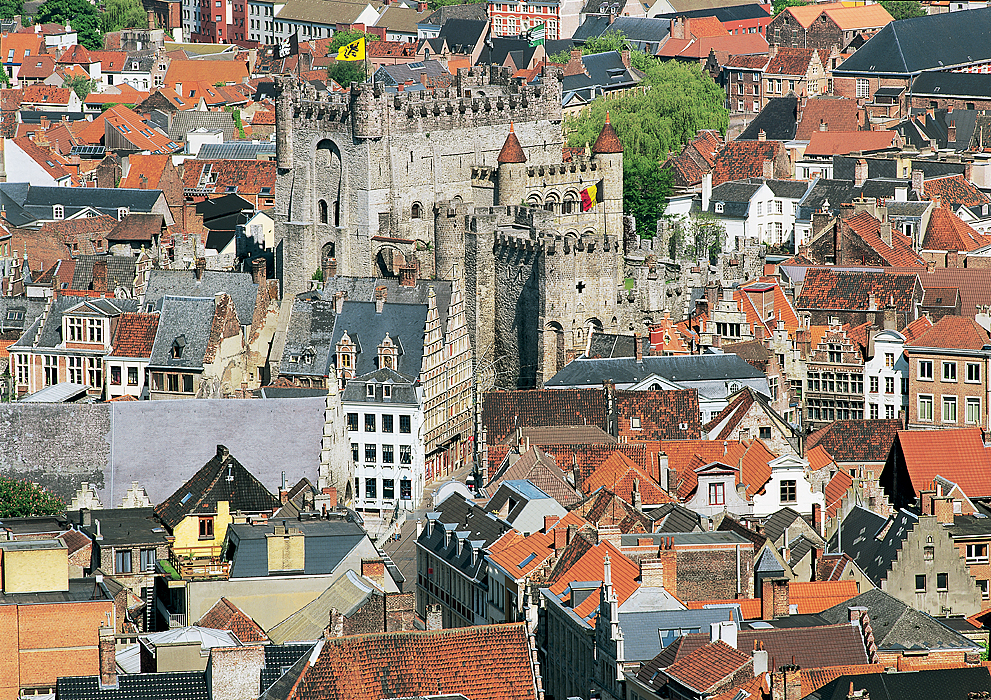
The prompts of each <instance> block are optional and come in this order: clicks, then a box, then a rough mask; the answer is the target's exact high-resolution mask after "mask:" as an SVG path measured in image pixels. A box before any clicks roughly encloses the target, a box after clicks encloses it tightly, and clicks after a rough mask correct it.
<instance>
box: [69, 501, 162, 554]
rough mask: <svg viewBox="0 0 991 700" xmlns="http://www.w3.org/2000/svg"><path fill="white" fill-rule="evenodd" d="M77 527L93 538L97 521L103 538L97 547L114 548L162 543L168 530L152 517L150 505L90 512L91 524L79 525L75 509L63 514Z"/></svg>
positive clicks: (153, 511)
mask: <svg viewBox="0 0 991 700" xmlns="http://www.w3.org/2000/svg"><path fill="white" fill-rule="evenodd" d="M67 515H69V516H70V517H71V518H72V519H73V521H74V522H75V523H76V526H77V527H79V529H80V530H82V531H83V532H85V533H86V534H87V535H89V536H90V539H94V538H95V537H96V521H97V520H99V521H100V534H102V535H103V539H102V540H100V541H99V542H98V544H99V546H101V547H116V546H118V545H137V544H142V545H143V544H152V543H154V544H164V543H165V541H166V540H165V538H166V536H168V533H167V532H166V531H165V528H163V527H162V524H161V523H160V522H158V520H157V519H156V518H155V509H154V508H151V507H149V508H106V509H104V510H96V511H92V512H91V513H90V517H91V518H92V519H93V520H92V521H91V522H93V524H92V525H83V524H82V521H81V519H80V517H79V511H69V512H68V513H67Z"/></svg>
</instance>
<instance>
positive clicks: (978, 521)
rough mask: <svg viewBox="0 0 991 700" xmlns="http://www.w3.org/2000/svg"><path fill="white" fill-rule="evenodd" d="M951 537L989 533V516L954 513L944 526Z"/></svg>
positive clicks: (982, 535)
mask: <svg viewBox="0 0 991 700" xmlns="http://www.w3.org/2000/svg"><path fill="white" fill-rule="evenodd" d="M946 529H947V530H949V532H950V536H951V537H985V536H988V535H991V518H989V517H987V516H986V515H981V516H977V515H954V516H953V524H952V525H949V526H947V528H946Z"/></svg>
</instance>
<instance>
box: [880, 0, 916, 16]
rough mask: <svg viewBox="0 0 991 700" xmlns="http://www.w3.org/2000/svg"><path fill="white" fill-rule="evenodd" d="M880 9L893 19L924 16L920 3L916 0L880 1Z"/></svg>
mask: <svg viewBox="0 0 991 700" xmlns="http://www.w3.org/2000/svg"><path fill="white" fill-rule="evenodd" d="M881 7H883V8H884V9H886V10H887V11H888V14H889V15H891V16H892V17H894V18H895V19H911V18H912V17H922V15H924V14H926V10H925V8H923V7H922V3H920V2H917V0H881Z"/></svg>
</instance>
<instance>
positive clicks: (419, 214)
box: [409, 202, 423, 219]
mask: <svg viewBox="0 0 991 700" xmlns="http://www.w3.org/2000/svg"><path fill="white" fill-rule="evenodd" d="M409 218H411V219H422V218H423V207H421V206H420V203H419V202H413V206H412V208H410V212H409Z"/></svg>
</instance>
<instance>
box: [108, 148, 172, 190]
mask: <svg viewBox="0 0 991 700" xmlns="http://www.w3.org/2000/svg"><path fill="white" fill-rule="evenodd" d="M171 159H172V156H170V155H168V154H167V153H162V154H155V155H144V154H141V153H135V154H134V155H132V156H131V157H130V158H128V161H129V163H130V169H129V170H128V171H127V177H125V178H124V179H123V180H122V181H121V183H120V187H121V188H122V189H136V190H157V189H158V181H159V180H160V179H161V177H162V173H163V172H164V170H165V166H166V165H168V163H169V162H170V161H171Z"/></svg>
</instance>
